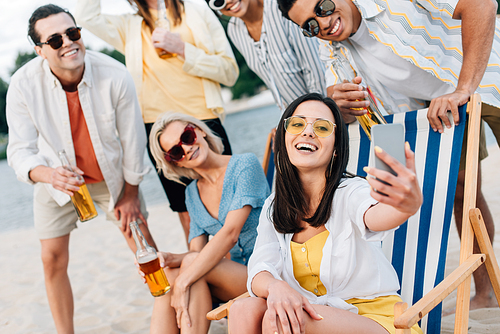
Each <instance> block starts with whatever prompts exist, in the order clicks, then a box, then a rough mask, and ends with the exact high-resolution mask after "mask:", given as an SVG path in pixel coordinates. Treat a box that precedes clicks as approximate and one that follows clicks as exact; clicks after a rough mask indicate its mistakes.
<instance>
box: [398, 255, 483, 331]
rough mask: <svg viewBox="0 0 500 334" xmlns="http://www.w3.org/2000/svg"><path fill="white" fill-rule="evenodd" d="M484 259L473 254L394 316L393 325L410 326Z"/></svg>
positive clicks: (468, 275) (401, 327) (451, 290)
mask: <svg viewBox="0 0 500 334" xmlns="http://www.w3.org/2000/svg"><path fill="white" fill-rule="evenodd" d="M485 259H486V257H485V255H484V254H473V255H472V256H471V257H470V258H469V259H467V261H465V262H464V263H462V264H461V265H460V266H459V267H458V268H457V269H455V270H454V271H453V272H452V273H451V274H450V275H448V277H446V278H445V279H444V280H443V281H442V282H441V283H439V284H438V285H436V286H435V287H434V288H433V289H432V290H431V291H429V292H428V293H426V294H425V296H423V297H422V299H420V300H419V301H418V302H416V303H415V304H414V305H413V306H411V307H410V308H408V309H407V310H406V311H404V312H403V313H402V314H401V315H400V316H399V317H397V318H395V319H394V327H396V328H399V329H405V328H411V327H412V326H413V325H415V324H416V323H417V322H418V321H420V319H422V318H423V317H424V316H425V315H426V314H427V313H429V312H430V311H431V310H432V309H433V308H434V307H436V306H437V305H438V304H439V303H441V302H442V301H443V299H445V298H446V297H447V296H448V295H449V294H451V293H452V292H453V291H454V290H455V289H456V288H457V287H458V286H459V285H460V283H462V282H463V281H465V279H467V278H468V277H470V275H471V274H472V273H473V272H474V270H476V269H477V268H478V267H479V266H480V265H481V264H483V263H484V261H485ZM398 304H399V303H398ZM395 308H396V306H395ZM395 314H396V313H395Z"/></svg>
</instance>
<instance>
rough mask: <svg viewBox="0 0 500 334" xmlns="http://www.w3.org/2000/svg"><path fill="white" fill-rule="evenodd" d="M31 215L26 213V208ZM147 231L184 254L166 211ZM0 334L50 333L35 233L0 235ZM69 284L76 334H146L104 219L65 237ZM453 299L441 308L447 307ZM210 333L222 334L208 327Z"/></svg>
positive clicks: (475, 327)
mask: <svg viewBox="0 0 500 334" xmlns="http://www.w3.org/2000/svg"><path fill="white" fill-rule="evenodd" d="M489 152H490V156H489V157H488V158H487V159H486V160H484V161H483V164H482V168H483V175H486V176H490V177H491V176H492V175H496V172H497V171H498V166H500V150H499V149H498V147H497V146H496V145H495V146H491V147H489ZM498 182H499V181H498V180H496V178H495V180H494V181H493V182H485V181H483V192H484V194H485V196H486V199H487V201H488V203H489V206H490V209H491V210H492V214H493V217H500V184H498ZM26 210H31V208H26ZM148 210H149V213H150V216H149V219H148V221H149V226H150V229H151V231H152V234H153V236H154V238H155V240H156V242H157V244H158V246H159V249H161V250H163V251H170V252H182V251H185V250H186V246H185V241H184V236H183V232H182V229H181V226H180V223H179V221H178V218H177V215H176V214H174V213H173V212H172V211H171V210H170V209H169V208H168V206H167V205H161V204H157V205H154V206H150V207H148ZM496 226H497V228H496V236H495V240H496V242H495V245H494V247H495V252H496V255H497V257H500V219H498V218H497V221H496ZM450 233H451V235H450V245H449V247H448V261H447V266H446V271H447V273H450V272H451V271H452V270H453V269H455V268H456V267H457V266H458V258H459V240H458V235H457V232H456V229H455V227H454V224H452V230H451V232H450ZM0 253H1V254H2V256H1V259H2V260H1V262H0V263H1V265H0V268H1V275H0V277H1V279H0V282H1V284H0V333H9V334H11V333H40V334H41V333H55V327H54V323H53V321H52V317H51V314H50V309H49V306H48V303H47V298H46V295H45V286H44V279H43V270H42V264H41V261H40V244H39V241H38V238H37V236H36V233H35V231H34V229H32V228H31V229H23V230H15V231H9V232H4V233H2V234H0ZM70 256H71V259H70V264H69V276H70V279H71V282H72V286H73V294H74V299H75V327H76V332H77V333H85V334H91V333H96V334H97V333H99V334H103V333H147V332H148V331H149V322H150V317H151V310H152V305H153V297H152V296H151V295H150V294H149V291H148V289H147V287H146V286H145V285H143V284H142V282H141V279H140V278H139V276H138V274H137V271H136V269H135V266H134V263H133V262H134V260H133V254H132V253H131V252H130V250H129V249H128V247H127V246H126V244H125V242H124V240H123V237H122V236H121V234H120V232H119V231H118V230H117V228H116V227H115V226H114V225H112V224H111V223H109V222H106V221H105V220H104V218H103V215H101V216H99V217H98V218H96V219H94V220H92V221H90V222H87V223H84V224H80V225H79V228H78V229H77V230H76V231H74V232H73V233H72V234H71V242H70ZM455 298H456V293H454V294H453V295H451V296H450V297H448V298H447V299H446V300H445V302H444V308H445V309H446V308H449V307H453V305H454V302H455ZM453 324H454V316H453V315H450V316H447V317H445V318H444V319H443V325H442V333H444V334H445V333H453ZM214 327H215V328H213V329H212V330H211V332H212V333H224V332H225V331H224V328H222V327H221V326H220V324H215V326H214ZM469 327H470V329H469V333H500V309H498V308H497V309H481V310H475V311H472V312H471V315H470V323H469Z"/></svg>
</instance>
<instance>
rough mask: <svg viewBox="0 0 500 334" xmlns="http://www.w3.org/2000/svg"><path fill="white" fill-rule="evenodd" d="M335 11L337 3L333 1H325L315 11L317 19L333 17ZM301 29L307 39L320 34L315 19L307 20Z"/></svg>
mask: <svg viewBox="0 0 500 334" xmlns="http://www.w3.org/2000/svg"><path fill="white" fill-rule="evenodd" d="M334 11H335V3H334V2H333V1H331V0H324V1H323V2H322V3H320V4H318V5H317V6H316V8H315V10H314V12H315V14H316V17H327V16H330V15H332V14H333V12H334ZM301 28H302V33H303V34H304V36H306V37H314V36H316V35H317V34H318V33H319V23H318V21H317V20H316V19H315V18H311V19H309V20H307V21H306V22H305V23H304V24H303V25H302V27H301Z"/></svg>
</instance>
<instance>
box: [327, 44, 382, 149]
mask: <svg viewBox="0 0 500 334" xmlns="http://www.w3.org/2000/svg"><path fill="white" fill-rule="evenodd" d="M332 66H333V69H334V70H335V73H337V76H338V78H339V79H340V82H345V81H348V82H352V80H353V79H354V78H355V77H356V71H355V70H354V68H353V67H352V65H351V63H349V60H347V58H345V57H344V56H343V55H341V54H335V55H334V58H333V62H332ZM364 90H366V91H367V92H368V101H370V105H369V106H368V107H365V108H352V109H353V110H366V113H365V114H364V115H362V116H356V119H357V120H358V122H359V124H360V125H361V127H362V128H363V130H364V131H365V133H366V135H367V136H368V138H369V139H370V140H371V128H372V126H374V125H376V124H387V122H386V121H385V118H384V117H383V116H382V113H381V112H380V110H379V109H378V106H377V101H376V99H375V96H374V95H373V93H372V91H371V90H370V87H368V86H366V87H364ZM357 101H361V100H357Z"/></svg>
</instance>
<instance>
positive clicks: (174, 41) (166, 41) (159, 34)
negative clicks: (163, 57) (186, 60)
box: [151, 27, 184, 57]
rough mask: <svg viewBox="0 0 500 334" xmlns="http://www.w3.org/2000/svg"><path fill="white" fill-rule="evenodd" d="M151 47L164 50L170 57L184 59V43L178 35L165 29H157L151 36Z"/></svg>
mask: <svg viewBox="0 0 500 334" xmlns="http://www.w3.org/2000/svg"><path fill="white" fill-rule="evenodd" d="M151 40H152V41H153V46H154V47H155V48H157V49H162V50H165V51H166V52H168V53H170V54H172V55H179V56H181V57H184V41H183V40H182V39H181V35H180V34H178V33H173V32H170V31H169V30H168V29H166V28H162V27H157V28H155V30H154V31H153V34H152V35H151Z"/></svg>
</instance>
